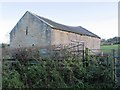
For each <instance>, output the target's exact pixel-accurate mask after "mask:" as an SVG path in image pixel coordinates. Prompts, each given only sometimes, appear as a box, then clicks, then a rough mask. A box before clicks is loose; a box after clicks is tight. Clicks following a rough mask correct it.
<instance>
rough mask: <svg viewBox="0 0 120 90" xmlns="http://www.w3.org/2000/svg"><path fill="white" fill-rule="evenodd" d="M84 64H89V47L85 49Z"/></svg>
mask: <svg viewBox="0 0 120 90" xmlns="http://www.w3.org/2000/svg"><path fill="white" fill-rule="evenodd" d="M85 59H86V60H85V66H86V67H87V66H88V65H89V49H88V48H86V49H85Z"/></svg>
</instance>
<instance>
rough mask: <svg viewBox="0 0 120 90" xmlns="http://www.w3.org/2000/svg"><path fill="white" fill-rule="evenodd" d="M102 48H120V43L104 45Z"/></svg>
mask: <svg viewBox="0 0 120 90" xmlns="http://www.w3.org/2000/svg"><path fill="white" fill-rule="evenodd" d="M101 49H120V44H117V45H102V46H101Z"/></svg>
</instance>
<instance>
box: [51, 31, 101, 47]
mask: <svg viewBox="0 0 120 90" xmlns="http://www.w3.org/2000/svg"><path fill="white" fill-rule="evenodd" d="M71 40H72V41H78V42H84V45H85V47H87V48H89V49H100V39H99V38H96V37H91V36H84V35H79V34H75V33H71V32H65V31H61V30H57V29H52V32H51V44H52V45H59V44H63V45H66V44H70V43H71Z"/></svg>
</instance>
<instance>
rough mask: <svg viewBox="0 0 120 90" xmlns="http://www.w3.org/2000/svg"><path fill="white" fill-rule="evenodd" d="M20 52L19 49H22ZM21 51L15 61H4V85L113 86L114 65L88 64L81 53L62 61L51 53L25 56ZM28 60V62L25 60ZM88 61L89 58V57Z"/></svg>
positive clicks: (11, 86)
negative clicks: (112, 69) (48, 54)
mask: <svg viewBox="0 0 120 90" xmlns="http://www.w3.org/2000/svg"><path fill="white" fill-rule="evenodd" d="M19 54H20V53H19ZM19 56H20V57H21V58H20V57H19V58H18V55H17V57H16V59H15V62H14V63H11V64H10V63H5V62H4V63H3V79H2V83H3V84H2V85H3V88H85V89H88V90H89V88H95V89H96V90H97V89H100V88H102V89H106V88H113V87H114V80H113V78H112V74H111V73H112V72H111V68H110V67H107V68H106V66H104V65H102V64H99V63H98V62H97V61H95V60H93V61H92V62H91V64H89V65H87V66H85V65H83V64H84V63H83V61H82V59H81V58H80V57H77V58H73V57H72V56H71V57H66V58H64V59H63V60H62V61H60V60H53V59H52V58H50V57H46V58H44V59H42V58H37V59H36V58H34V59H28V58H27V59H26V56H27V54H23V55H22V56H21V55H19ZM23 60H25V62H23ZM86 63H89V61H87V60H86Z"/></svg>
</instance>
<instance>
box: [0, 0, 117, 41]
mask: <svg viewBox="0 0 120 90" xmlns="http://www.w3.org/2000/svg"><path fill="white" fill-rule="evenodd" d="M26 11H30V12H32V13H35V14H37V15H39V16H43V17H45V18H49V19H51V20H53V21H55V22H58V23H61V24H65V25H69V26H82V27H84V28H86V29H87V30H89V31H91V32H93V33H95V34H97V35H98V36H100V37H101V38H102V39H108V38H112V37H114V36H118V2H1V3H0V25H1V26H0V43H9V33H10V31H11V30H12V29H13V28H14V26H15V25H16V23H17V22H18V21H19V19H20V18H21V17H22V16H23V15H24V13H25V12H26Z"/></svg>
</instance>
